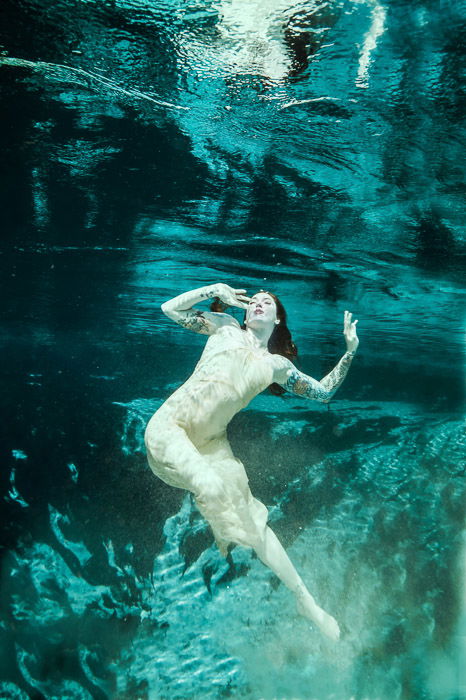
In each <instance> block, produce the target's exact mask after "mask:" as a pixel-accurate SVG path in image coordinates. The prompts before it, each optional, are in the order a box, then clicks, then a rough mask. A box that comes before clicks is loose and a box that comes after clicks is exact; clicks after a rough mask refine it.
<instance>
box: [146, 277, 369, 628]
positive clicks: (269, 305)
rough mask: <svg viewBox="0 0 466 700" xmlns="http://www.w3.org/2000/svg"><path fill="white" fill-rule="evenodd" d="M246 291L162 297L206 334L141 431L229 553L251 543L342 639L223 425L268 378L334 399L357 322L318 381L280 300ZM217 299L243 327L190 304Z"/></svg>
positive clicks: (348, 326)
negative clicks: (304, 364) (303, 360)
mask: <svg viewBox="0 0 466 700" xmlns="http://www.w3.org/2000/svg"><path fill="white" fill-rule="evenodd" d="M245 293H246V290H244V289H233V288H232V287H229V286H228V285H226V284H213V285H209V286H207V287H202V288H201V289H195V290H194V291H192V292H186V294H180V296H177V297H175V299H172V300H171V301H167V302H165V303H164V304H162V310H163V312H164V313H165V314H166V315H167V316H168V317H169V318H171V319H173V320H174V321H176V322H177V323H179V324H180V325H181V326H183V327H184V328H187V329H189V330H192V331H195V332H196V333H202V334H204V335H208V336H210V337H209V339H208V341H207V343H206V346H205V349H204V352H203V353H202V356H201V359H200V360H199V362H198V364H197V365H196V367H195V369H194V372H193V374H192V375H191V377H190V378H189V379H188V380H187V381H186V382H185V383H184V384H183V385H182V386H181V387H180V388H179V389H177V390H176V391H175V393H174V394H172V395H171V396H170V397H169V398H168V399H167V401H166V402H165V403H164V404H163V405H162V406H161V407H160V408H159V410H158V411H157V412H156V413H155V414H154V415H153V416H152V418H151V420H150V421H149V424H148V426H147V429H146V434H145V442H146V447H147V452H148V460H149V464H150V467H151V469H152V471H153V472H154V473H155V474H156V475H157V476H158V477H160V478H161V479H162V480H163V481H165V482H166V483H167V484H170V485H172V486H176V487H178V488H182V489H188V490H189V491H191V492H192V493H193V494H194V497H195V500H196V504H197V506H198V507H199V510H200V511H201V513H202V514H203V515H204V517H205V518H206V520H208V522H209V524H210V526H211V527H212V530H213V532H214V535H215V539H216V542H217V545H218V547H219V549H220V550H221V552H222V553H223V554H226V552H227V547H228V544H229V543H236V544H241V545H246V546H248V547H252V548H253V549H254V550H255V551H256V553H257V555H258V557H259V558H260V559H261V560H262V561H263V562H264V564H265V565H266V566H268V567H270V569H272V571H274V572H275V574H276V575H277V576H278V577H279V578H280V580H281V581H282V582H283V583H284V584H285V585H286V586H287V587H288V588H289V589H290V590H291V591H292V592H293V593H294V594H295V596H296V602H297V607H298V611H299V612H300V613H301V614H302V615H304V616H305V617H307V618H308V619H309V620H312V621H313V622H314V623H316V624H317V625H318V626H319V627H320V628H321V630H322V631H323V632H324V633H325V634H326V635H328V636H329V637H331V638H333V639H338V637H339V628H338V624H337V622H336V621H335V620H334V618H333V617H331V616H330V615H328V614H327V613H326V612H325V611H324V610H322V609H321V608H320V607H319V606H318V605H317V603H316V602H315V600H314V598H313V597H312V596H311V594H310V593H309V591H308V590H307V589H306V587H305V585H304V583H303V581H302V579H301V578H300V576H299V575H298V573H297V572H296V570H295V568H294V566H293V565H292V563H291V561H290V560H289V558H288V555H287V554H286V552H285V550H284V549H283V547H282V545H281V544H280V542H279V541H278V539H277V537H276V536H275V534H274V533H273V532H272V530H271V529H270V528H269V527H268V526H267V509H266V507H265V506H264V505H263V504H262V503H260V501H258V500H256V499H255V498H254V497H253V496H252V494H251V491H250V490H249V486H248V478H247V476H246V472H245V470H244V466H243V464H242V463H241V462H240V461H239V460H238V459H237V458H236V457H235V456H234V455H233V453H232V451H231V448H230V445H229V443H228V440H227V435H226V429H227V425H228V423H229V422H230V420H231V419H232V417H233V416H234V415H235V413H237V412H238V411H239V410H240V409H242V408H244V407H245V406H246V405H247V404H248V403H249V402H250V401H251V399H253V398H254V396H256V395H257V394H259V392H261V391H263V390H264V389H265V388H266V387H268V386H270V385H273V386H272V387H271V389H272V391H274V393H281V392H282V391H283V390H287V391H290V392H292V393H294V394H298V395H299V396H304V397H306V398H308V399H315V400H317V401H323V402H326V401H328V400H329V399H330V398H331V396H332V395H333V394H334V393H335V391H336V390H337V389H338V387H339V386H340V384H341V383H342V381H343V379H344V378H345V376H346V373H347V372H348V369H349V366H350V364H351V360H352V358H353V356H354V353H355V351H356V348H357V347H358V343H359V340H358V337H357V335H356V323H357V321H354V322H352V321H351V314H350V313H348V312H347V311H345V320H344V336H345V340H346V345H347V352H346V353H345V354H344V355H343V357H342V358H341V360H340V361H339V363H338V364H337V365H336V367H335V368H334V369H333V370H332V371H331V372H330V374H328V375H327V376H326V377H324V378H323V379H322V380H321V381H320V382H318V381H316V380H315V379H312V377H309V376H307V375H306V374H303V373H302V372H299V371H298V370H297V369H296V367H295V366H294V365H293V364H292V362H291V361H290V359H289V358H291V357H295V356H296V354H297V351H296V347H295V345H294V344H293V342H292V340H291V335H290V332H289V330H288V328H287V326H286V314H285V309H284V308H283V306H282V304H281V303H280V301H279V300H278V299H277V297H275V296H274V295H273V294H270V293H269V292H259V293H258V294H255V295H254V296H253V297H252V298H251V299H249V298H248V297H246V296H244V295H245ZM214 297H217V298H218V299H220V300H221V302H223V303H224V304H226V305H227V306H237V307H239V308H241V309H245V310H246V316H245V321H244V325H243V327H241V326H240V324H239V323H238V322H237V321H236V319H234V318H233V317H232V316H230V315H228V314H225V313H216V312H205V311H200V310H198V309H195V308H193V306H194V305H195V304H197V303H199V302H202V301H204V300H206V299H212V298H214ZM213 308H216V307H215V306H214V307H213ZM277 385H278V386H277Z"/></svg>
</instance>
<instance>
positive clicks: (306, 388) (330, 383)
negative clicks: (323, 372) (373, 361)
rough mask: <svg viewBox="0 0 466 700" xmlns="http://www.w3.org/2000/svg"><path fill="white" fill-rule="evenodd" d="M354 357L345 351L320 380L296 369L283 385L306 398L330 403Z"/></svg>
mask: <svg viewBox="0 0 466 700" xmlns="http://www.w3.org/2000/svg"><path fill="white" fill-rule="evenodd" d="M352 359H353V355H352V354H351V353H345V354H344V355H343V357H342V358H341V360H340V362H339V363H338V364H337V366H336V367H334V368H333V369H332V371H331V372H330V373H329V374H327V376H326V377H324V378H323V379H321V381H320V382H318V381H316V380H315V379H313V378H312V377H308V376H307V375H306V374H303V373H302V372H299V371H298V370H297V369H295V370H293V371H292V372H291V374H290V376H289V377H288V379H287V380H286V382H285V384H283V385H282V386H283V387H284V389H286V390H287V391H291V392H292V393H293V394H297V395H298V396H303V397H304V398H306V399H314V400H316V401H323V402H325V403H328V402H329V401H330V399H331V398H332V396H333V394H334V393H335V392H336V390H337V389H338V387H339V386H340V384H341V383H342V382H343V380H344V378H345V377H346V375H347V374H348V370H349V368H350V365H351V360H352Z"/></svg>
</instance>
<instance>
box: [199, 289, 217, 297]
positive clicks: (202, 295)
mask: <svg viewBox="0 0 466 700" xmlns="http://www.w3.org/2000/svg"><path fill="white" fill-rule="evenodd" d="M199 296H200V297H201V299H212V297H214V296H215V291H214V290H212V289H211V290H210V291H209V292H201V293H200V294H199Z"/></svg>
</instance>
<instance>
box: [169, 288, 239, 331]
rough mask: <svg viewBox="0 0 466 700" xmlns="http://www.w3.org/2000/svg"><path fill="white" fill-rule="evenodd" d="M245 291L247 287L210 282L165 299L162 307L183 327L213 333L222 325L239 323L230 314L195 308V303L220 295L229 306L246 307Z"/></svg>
mask: <svg viewBox="0 0 466 700" xmlns="http://www.w3.org/2000/svg"><path fill="white" fill-rule="evenodd" d="M245 292H246V290H245V289H233V287H229V286H228V285H227V284H223V283H221V282H220V283H218V284H209V285H207V286H206V287H199V289H193V290H192V291H190V292H185V293H184V294H179V295H178V296H177V297H174V298H173V299H170V301H165V302H164V303H163V304H162V306H161V309H162V311H163V313H164V314H165V315H166V316H168V318H171V319H172V321H175V322H176V323H178V324H179V325H180V326H182V327H183V328H187V329H188V330H190V331H194V332H195V333H202V334H203V335H212V334H213V333H215V331H216V330H217V329H218V328H220V327H221V326H225V325H231V324H237V321H236V319H234V318H233V316H230V315H229V314H222V313H216V312H212V311H201V310H200V309H195V308H193V307H194V305H195V304H199V303H201V302H202V301H208V300H209V299H213V298H214V297H218V298H219V299H220V300H221V301H223V302H224V303H225V304H227V305H228V306H237V307H239V308H240V309H246V308H247V303H246V302H247V301H248V298H247V297H246V296H244V294H245Z"/></svg>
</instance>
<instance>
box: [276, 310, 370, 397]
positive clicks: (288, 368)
mask: <svg viewBox="0 0 466 700" xmlns="http://www.w3.org/2000/svg"><path fill="white" fill-rule="evenodd" d="M351 316H352V314H350V313H349V312H348V311H345V320H344V330H343V335H344V336H345V340H346V347H347V348H348V349H347V351H346V352H345V354H344V355H343V357H342V358H341V360H340V361H339V363H338V364H337V365H336V366H335V367H334V368H333V369H332V371H331V372H329V374H327V375H326V376H325V377H324V378H323V379H321V380H320V382H318V381H317V380H316V379H313V378H312V377H309V376H308V375H307V374H304V373H303V372H300V371H299V370H298V369H296V367H295V366H294V365H293V364H292V363H291V362H290V361H289V360H287V359H286V358H284V357H281V356H279V355H275V356H274V360H275V371H274V381H276V382H277V384H280V386H282V387H283V388H284V389H286V390H287V391H290V392H291V393H293V394H297V395H298V396H303V397H304V398H306V399H314V400H315V401H322V402H323V403H328V402H329V401H330V399H331V398H332V396H333V395H334V394H335V392H336V391H337V389H338V387H339V386H341V384H342V382H343V380H344V378H345V377H346V375H347V373H348V370H349V368H350V366H351V362H352V360H353V357H354V355H355V354H356V350H357V347H358V345H359V339H358V336H357V334H356V324H357V321H353V322H352V321H351ZM275 358H276V359H275Z"/></svg>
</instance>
